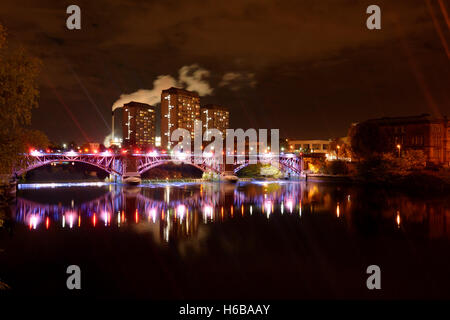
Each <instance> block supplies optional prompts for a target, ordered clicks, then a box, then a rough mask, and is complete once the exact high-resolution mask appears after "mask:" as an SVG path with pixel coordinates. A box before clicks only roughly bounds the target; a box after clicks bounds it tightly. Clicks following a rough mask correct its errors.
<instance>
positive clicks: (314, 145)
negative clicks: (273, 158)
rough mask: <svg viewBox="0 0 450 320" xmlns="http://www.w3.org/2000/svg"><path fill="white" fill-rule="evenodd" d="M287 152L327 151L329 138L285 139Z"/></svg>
mask: <svg viewBox="0 0 450 320" xmlns="http://www.w3.org/2000/svg"><path fill="white" fill-rule="evenodd" d="M287 143H288V146H289V150H285V151H289V152H311V153H327V152H328V150H329V148H330V143H331V140H317V139H316V140H293V139H292V140H291V139H287Z"/></svg>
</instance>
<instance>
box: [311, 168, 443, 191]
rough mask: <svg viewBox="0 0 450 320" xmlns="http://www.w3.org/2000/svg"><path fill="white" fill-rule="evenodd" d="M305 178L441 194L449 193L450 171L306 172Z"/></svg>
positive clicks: (315, 180)
mask: <svg viewBox="0 0 450 320" xmlns="http://www.w3.org/2000/svg"><path fill="white" fill-rule="evenodd" d="M305 180H306V181H310V182H327V183H345V184H355V185H366V186H371V187H380V188H387V189H390V190H395V191H398V192H402V193H406V194H409V195H412V196H421V195H427V196H430V195H435V196H443V195H448V194H450V173H448V172H447V171H443V172H433V171H418V172H412V173H410V174H407V175H379V176H370V177H368V176H361V175H328V174H308V175H307V178H306V179H305Z"/></svg>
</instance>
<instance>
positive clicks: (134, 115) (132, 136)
mask: <svg viewBox="0 0 450 320" xmlns="http://www.w3.org/2000/svg"><path fill="white" fill-rule="evenodd" d="M155 121H156V114H155V108H154V107H152V106H150V105H148V104H145V103H140V102H134V101H133V102H129V103H126V104H124V106H123V118H122V132H123V143H124V145H126V146H131V147H140V148H145V147H154V146H155Z"/></svg>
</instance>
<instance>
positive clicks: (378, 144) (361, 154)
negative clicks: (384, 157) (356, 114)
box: [350, 121, 393, 160]
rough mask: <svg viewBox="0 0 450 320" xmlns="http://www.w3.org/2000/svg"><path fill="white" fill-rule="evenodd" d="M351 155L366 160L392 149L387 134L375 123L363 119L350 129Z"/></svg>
mask: <svg viewBox="0 0 450 320" xmlns="http://www.w3.org/2000/svg"><path fill="white" fill-rule="evenodd" d="M350 141H351V142H350V144H351V149H352V154H353V156H355V157H357V158H360V159H363V160H367V159H369V158H373V157H380V156H381V154H382V153H385V152H388V151H389V150H393V147H392V146H391V144H390V140H389V137H388V136H387V134H386V133H385V132H384V131H383V130H382V129H381V128H380V127H379V126H378V125H376V124H375V123H372V122H369V121H365V122H361V123H358V124H357V125H355V126H353V127H352V128H351V129H350Z"/></svg>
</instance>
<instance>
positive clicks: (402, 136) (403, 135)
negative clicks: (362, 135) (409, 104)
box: [367, 114, 450, 166]
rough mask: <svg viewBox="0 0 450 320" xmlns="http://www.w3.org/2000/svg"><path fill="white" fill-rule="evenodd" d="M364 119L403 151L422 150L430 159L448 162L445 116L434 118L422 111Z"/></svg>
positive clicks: (449, 135) (448, 131)
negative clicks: (416, 113) (376, 126)
mask: <svg viewBox="0 0 450 320" xmlns="http://www.w3.org/2000/svg"><path fill="white" fill-rule="evenodd" d="M367 121H368V122H372V123H375V124H377V125H379V126H380V127H381V128H382V129H383V130H384V131H385V133H386V134H387V135H388V137H389V139H390V141H389V143H390V144H391V145H393V146H395V147H397V146H398V147H399V148H400V149H401V150H402V151H406V150H421V151H423V153H424V154H425V156H426V157H427V161H428V162H430V163H434V164H442V165H446V166H448V165H449V164H450V127H449V120H448V119H447V117H443V118H435V117H432V116H430V115H429V114H422V115H419V116H409V117H392V118H387V117H385V118H379V119H370V120H367Z"/></svg>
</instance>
